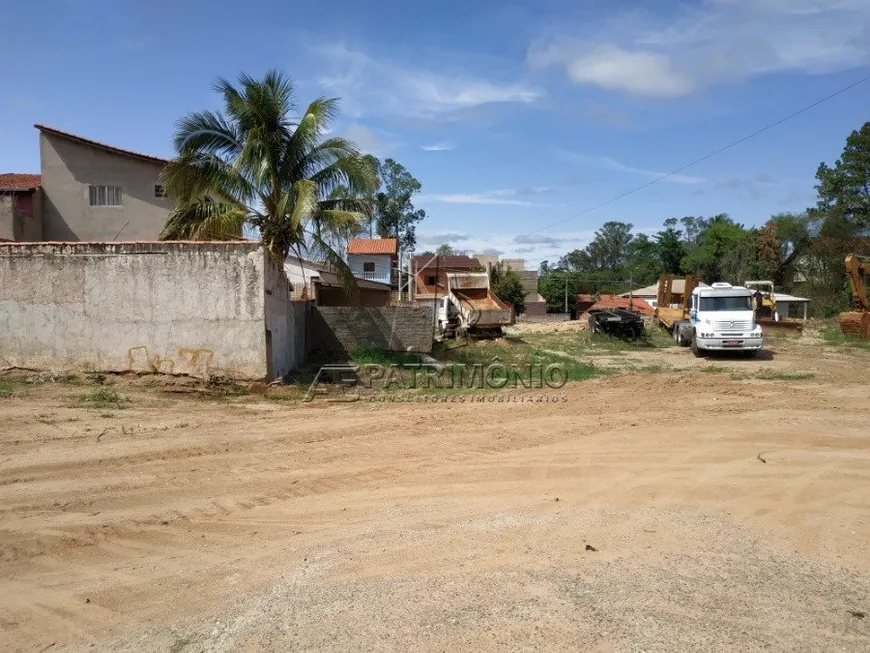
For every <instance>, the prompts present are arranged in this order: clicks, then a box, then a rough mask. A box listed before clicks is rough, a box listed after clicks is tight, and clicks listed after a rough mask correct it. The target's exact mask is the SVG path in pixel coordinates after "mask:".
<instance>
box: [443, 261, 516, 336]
mask: <svg viewBox="0 0 870 653" xmlns="http://www.w3.org/2000/svg"><path fill="white" fill-rule="evenodd" d="M437 312H438V316H437V319H438V332H439V333H440V334H441V336H442V337H444V338H449V337H451V336H453V337H456V338H463V337H466V336H469V337H472V336H473V337H487V336H490V337H491V336H500V335H501V334H502V330H501V328H502V327H503V326H510V325H511V324H513V323H514V322H515V317H514V310H513V308H511V307H510V306H508V305H507V304H505V303H504V302H503V301H501V300H500V299H499V298H498V297H496V296H495V295H494V294H493V292H492V291H491V290H490V289H489V274H487V273H486V272H448V273H447V295H446V296H444V297H441V298H440V299H439V300H438V306H437Z"/></svg>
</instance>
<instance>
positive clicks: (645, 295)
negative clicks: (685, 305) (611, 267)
mask: <svg viewBox="0 0 870 653" xmlns="http://www.w3.org/2000/svg"><path fill="white" fill-rule="evenodd" d="M698 285H699V286H701V287H703V288H706V287H708V286H707V284H706V283H700V284H698ZM685 290H686V280H685V279H674V280H673V282H672V284H671V301H672V302H674V303H675V304H680V303H682V301H683V293H684V292H685ZM629 295H631V297H632V298H635V299H643V300H644V301H645V302H646V303H647V304H649V305H650V306H652V307H653V308H656V304H657V303H658V297H659V284H658V281H656V282H655V283H654V284H652V285H650V286H644V287H643V288H638V289H637V290H632V291H631V292H630V293H627V292H624V293H622V294H621V295H620V297H628V296H629Z"/></svg>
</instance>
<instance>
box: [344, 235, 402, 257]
mask: <svg viewBox="0 0 870 653" xmlns="http://www.w3.org/2000/svg"><path fill="white" fill-rule="evenodd" d="M347 253H348V254H398V253H399V241H398V240H396V239H395V238H353V239H352V240H351V241H350V242H349V243H348V244H347Z"/></svg>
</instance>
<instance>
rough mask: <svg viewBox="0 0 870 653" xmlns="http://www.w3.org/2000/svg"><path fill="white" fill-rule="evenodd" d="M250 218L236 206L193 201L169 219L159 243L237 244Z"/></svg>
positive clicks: (240, 207) (175, 211)
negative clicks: (231, 242)
mask: <svg viewBox="0 0 870 653" xmlns="http://www.w3.org/2000/svg"><path fill="white" fill-rule="evenodd" d="M248 218H249V214H248V211H247V209H246V208H245V207H243V206H239V205H238V204H234V203H226V202H210V201H207V200H194V201H192V202H189V203H186V204H183V205H181V206H179V207H177V208H176V209H175V210H173V211H172V213H171V214H170V215H169V219H168V220H167V221H166V225H165V226H164V227H163V231H161V232H160V236H159V238H160V240H235V239H238V238H241V237H242V234H243V228H244V226H245V223H246V222H247V221H248Z"/></svg>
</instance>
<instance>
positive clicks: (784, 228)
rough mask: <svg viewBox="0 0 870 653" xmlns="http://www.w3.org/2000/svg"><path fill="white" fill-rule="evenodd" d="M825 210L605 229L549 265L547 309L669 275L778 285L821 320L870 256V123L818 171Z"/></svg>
mask: <svg viewBox="0 0 870 653" xmlns="http://www.w3.org/2000/svg"><path fill="white" fill-rule="evenodd" d="M816 181H817V183H816V185H815V189H816V192H817V200H816V205H815V206H813V207H810V208H807V209H806V210H805V211H803V212H800V213H780V214H777V215H773V216H771V217H770V218H769V219H768V220H767V221H766V222H765V223H764V224H763V225H762V226H761V227H747V226H745V225H743V224H740V223H738V222H736V221H735V220H733V219H732V218H731V217H730V216H728V215H727V214H725V213H722V214H718V215H713V216H709V217H705V216H685V217H682V218H673V217H672V218H668V219H667V220H665V221H664V224H663V225H662V228H661V229H659V230H658V231H657V232H655V233H653V234H652V235H648V234H646V233H637V232H635V231H634V226H633V225H632V224H629V223H625V222H619V221H608V222H605V223H604V224H603V225H602V226H601V228H599V229H598V231H596V232H595V235H594V237H593V239H592V241H591V242H590V243H589V244H588V245H587V246H586V247H584V248H583V249H576V250H573V251H571V252H568V253H567V254H565V255H564V256H562V257H561V258H560V259H558V261H556V262H555V264H553V263H551V262H550V261H543V262H542V263H541V266H540V271H539V273H540V278H539V292H540V293H541V295H543V296H544V298H545V299H546V300H547V306H548V310H550V311H553V312H560V311H563V310H564V301H565V293H566V290H567V293H568V303H569V310H573V308H574V305H575V297H576V295H577V294H578V293H585V294H596V293H613V294H619V293H623V292H626V291H628V290H629V289H630V288H639V287H643V286H647V285H651V284H653V283H655V281H656V280H657V279H658V277H659V275H660V274H662V273H673V274H675V275H686V274H695V275H698V276H700V278H701V279H702V280H704V281H705V282H706V283H713V282H716V281H727V282H730V283H734V284H742V283H743V282H745V281H747V280H750V279H770V280H771V281H773V283H774V285H775V287H776V288H777V290H781V291H785V292H799V293H800V294H801V295H803V296H806V297H808V298H809V299H811V300H812V301H811V304H810V308H811V311H812V312H813V314H814V315H820V316H830V315H833V314H836V313H837V312H839V311H841V310H845V309H846V308H847V307H848V304H849V289H848V284H847V281H846V277H845V269H844V264H843V261H844V258H845V255H846V254H847V253H849V252H858V253H860V252H861V251H862V248H863V250H864V252H865V253H868V252H870V122H868V123H866V124H864V126H863V127H861V129H859V130H856V131H853V132H852V133H851V134H850V135H849V136H848V138H847V139H846V145H845V147H844V149H843V152H842V155H841V156H840V158H839V159H837V161H836V162H835V163H834V164H833V165H832V166H828V165H827V164H825V163H822V164H821V165H820V166H819V167H818V169H817V171H816Z"/></svg>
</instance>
